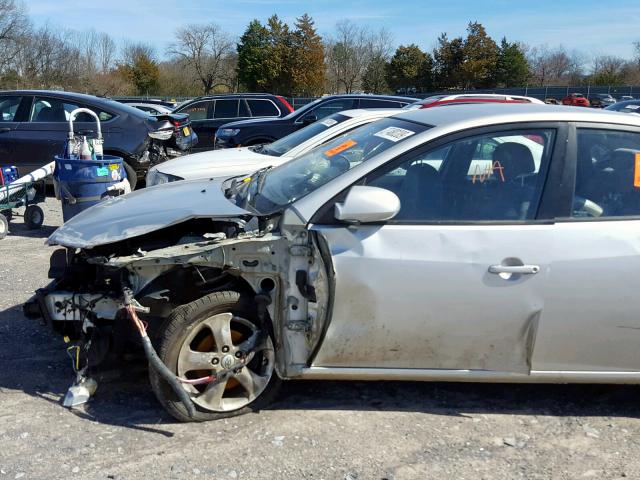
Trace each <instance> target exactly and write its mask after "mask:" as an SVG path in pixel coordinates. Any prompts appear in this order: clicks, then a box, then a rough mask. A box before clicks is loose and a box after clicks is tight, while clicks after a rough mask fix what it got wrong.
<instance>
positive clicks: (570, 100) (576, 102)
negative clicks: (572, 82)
mask: <svg viewBox="0 0 640 480" xmlns="http://www.w3.org/2000/svg"><path fill="white" fill-rule="evenodd" d="M562 104H563V105H571V106H572V107H590V106H591V104H590V103H589V100H587V99H586V98H585V96H584V95H583V94H581V93H570V94H569V95H567V96H566V97H564V98H563V99H562Z"/></svg>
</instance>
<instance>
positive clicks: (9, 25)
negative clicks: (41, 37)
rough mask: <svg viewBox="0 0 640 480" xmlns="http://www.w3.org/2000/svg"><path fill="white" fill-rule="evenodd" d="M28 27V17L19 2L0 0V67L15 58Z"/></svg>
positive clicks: (15, 0) (8, 63)
mask: <svg viewBox="0 0 640 480" xmlns="http://www.w3.org/2000/svg"><path fill="white" fill-rule="evenodd" d="M29 28H30V25H29V19H28V17H27V14H26V11H25V7H24V5H23V4H22V3H21V2H19V1H17V0H0V69H4V68H6V67H7V66H8V65H10V64H11V62H12V61H13V60H14V59H15V58H16V56H17V55H18V53H19V50H20V44H21V41H22V40H23V39H24V37H25V36H26V35H27V33H28V31H29Z"/></svg>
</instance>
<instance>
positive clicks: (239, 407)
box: [149, 292, 281, 422]
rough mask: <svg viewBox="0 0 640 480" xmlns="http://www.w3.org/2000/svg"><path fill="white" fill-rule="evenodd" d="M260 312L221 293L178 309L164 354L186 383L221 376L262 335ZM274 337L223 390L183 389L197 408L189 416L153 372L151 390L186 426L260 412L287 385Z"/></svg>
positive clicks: (163, 341)
mask: <svg viewBox="0 0 640 480" xmlns="http://www.w3.org/2000/svg"><path fill="white" fill-rule="evenodd" d="M255 320H256V314H255V308H253V305H252V304H251V302H250V301H247V300H246V299H244V298H241V297H240V295H239V294H238V293H236V292H216V293H212V294H210V295H206V296H204V297H202V298H200V299H198V300H196V301H194V302H191V303H188V304H186V305H182V306H180V307H178V308H176V309H175V310H174V311H173V312H172V313H171V315H170V316H169V318H168V319H167V321H166V322H165V324H164V325H163V326H162V328H161V330H160V332H159V336H158V338H159V342H158V355H159V357H160V359H161V360H162V361H163V362H164V364H165V365H166V366H167V367H169V369H170V370H172V371H173V372H174V373H175V374H176V375H178V376H179V377H181V378H189V379H194V378H200V377H206V376H208V375H212V374H213V375H215V374H216V372H217V371H220V369H222V368H223V366H224V368H228V367H227V365H229V364H231V363H232V362H233V361H235V358H237V357H236V356H235V353H236V351H237V347H238V345H240V344H241V343H242V342H243V341H245V340H246V339H247V338H249V336H250V335H251V334H252V333H253V332H255V331H256V330H257V327H256V323H257V322H256V321H255ZM272 338H273V337H272V332H269V336H268V338H267V340H266V341H265V342H264V343H263V346H262V347H261V348H260V349H259V350H257V351H256V352H255V353H253V354H249V355H248V356H247V361H246V365H245V366H243V367H242V368H241V369H240V370H239V371H238V373H234V374H233V375H231V376H230V377H229V378H228V379H227V380H226V381H224V382H222V383H219V384H217V385H207V384H205V385H199V386H193V385H188V384H183V388H185V390H187V392H188V393H189V396H190V397H191V400H192V401H193V403H194V406H195V408H196V415H195V416H194V418H191V417H189V415H188V414H187V411H186V409H185V408H184V406H183V404H182V403H181V402H180V400H179V399H178V397H177V395H176V394H175V392H174V391H173V390H172V389H171V387H170V386H169V384H168V383H167V382H166V381H164V380H163V379H162V378H161V377H160V376H159V375H158V374H157V373H156V372H155V370H153V369H150V370H149V378H150V381H151V387H152V389H153V391H154V393H155V395H156V397H157V398H158V401H159V402H160V403H161V404H162V406H163V407H164V408H165V409H166V410H167V411H168V412H169V413H170V414H171V415H172V416H173V417H174V418H176V419H177V420H180V421H182V422H189V421H199V422H202V421H207V420H217V419H220V418H227V417H232V416H235V415H241V414H244V413H248V412H252V411H256V410H259V409H261V408H263V407H264V406H266V405H267V404H269V403H270V402H271V401H272V400H273V399H274V398H275V396H276V394H277V391H278V389H279V387H280V384H281V380H280V378H279V377H278V375H277V373H276V371H275V350H274V347H273V340H272Z"/></svg>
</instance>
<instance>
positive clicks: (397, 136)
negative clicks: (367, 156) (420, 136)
mask: <svg viewBox="0 0 640 480" xmlns="http://www.w3.org/2000/svg"><path fill="white" fill-rule="evenodd" d="M414 133H416V132H412V131H411V130H407V129H406V128H400V127H387V128H385V129H384V130H380V131H379V132H378V133H374V135H375V136H376V137H380V138H384V139H385V140H391V141H392V142H399V141H400V140H404V139H405V138H407V137H410V136H411V135H413V134H414Z"/></svg>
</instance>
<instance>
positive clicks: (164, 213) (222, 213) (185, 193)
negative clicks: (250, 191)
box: [47, 178, 252, 248]
mask: <svg viewBox="0 0 640 480" xmlns="http://www.w3.org/2000/svg"><path fill="white" fill-rule="evenodd" d="M224 180H225V179H224V178H214V179H207V180H190V181H182V182H173V183H167V184H164V185H158V186H155V187H151V188H145V189H142V190H138V191H135V192H132V193H130V194H128V195H124V196H121V197H115V198H112V199H109V200H107V201H105V202H102V203H99V204H97V205H95V206H93V207H91V208H89V209H87V210H85V211H84V212H81V213H79V214H78V215H76V216H75V217H73V218H72V219H71V220H69V221H68V222H66V223H65V224H64V225H62V226H61V227H60V228H58V229H57V230H56V231H55V232H53V234H52V235H51V236H50V237H49V239H48V240H47V244H48V245H62V246H65V247H72V248H92V247H95V246H98V245H104V244H107V243H114V242H119V241H121V240H124V239H127V238H132V237H137V236H140V235H144V234H146V233H149V232H153V231H155V230H160V229H162V228H165V227H168V226H170V225H174V224H176V223H181V222H184V221H186V220H189V219H192V218H207V217H209V218H214V219H230V218H238V217H241V216H244V215H252V214H251V212H248V211H247V210H244V209H242V208H240V207H237V206H236V205H235V204H233V203H231V202H230V201H229V200H227V198H226V197H225V196H224V193H223V191H222V182H223V181H224Z"/></svg>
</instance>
